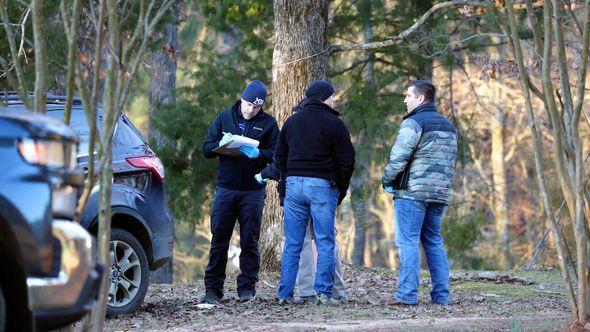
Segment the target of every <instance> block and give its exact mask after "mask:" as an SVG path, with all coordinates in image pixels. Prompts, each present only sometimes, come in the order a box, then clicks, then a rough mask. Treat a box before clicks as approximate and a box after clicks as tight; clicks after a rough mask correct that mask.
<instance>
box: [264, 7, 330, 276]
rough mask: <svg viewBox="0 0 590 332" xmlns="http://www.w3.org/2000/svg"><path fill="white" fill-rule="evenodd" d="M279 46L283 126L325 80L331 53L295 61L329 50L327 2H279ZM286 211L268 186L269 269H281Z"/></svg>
mask: <svg viewBox="0 0 590 332" xmlns="http://www.w3.org/2000/svg"><path fill="white" fill-rule="evenodd" d="M273 8H274V15H275V17H274V26H275V47H274V51H273V60H272V78H273V82H272V86H271V88H272V110H273V112H272V113H273V115H274V116H275V118H276V119H277V121H278V123H279V126H282V125H283V123H285V120H286V119H287V117H289V115H291V110H292V108H293V107H294V106H296V105H297V104H298V103H299V102H300V101H301V99H302V98H303V96H304V92H305V89H306V87H307V85H308V84H309V83H310V82H311V81H313V80H316V79H323V78H325V76H326V70H327V61H328V59H327V57H328V54H327V52H326V53H324V54H322V55H320V56H315V57H310V58H309V59H307V60H303V61H295V62H293V63H289V64H287V63H288V62H290V61H294V60H297V59H301V58H304V57H309V56H311V55H314V54H317V53H319V52H322V51H323V50H325V49H326V26H327V24H328V1H327V0H301V1H291V0H275V1H274V4H273ZM281 221H282V209H281V207H280V205H279V197H278V193H277V191H276V185H274V184H271V185H269V186H268V192H267V198H266V202H265V208H264V217H263V225H262V232H261V237H260V249H261V264H262V267H263V268H265V269H269V270H278V269H279V267H280V257H281V248H282V245H281V244H282V241H283V227H282V222H281Z"/></svg>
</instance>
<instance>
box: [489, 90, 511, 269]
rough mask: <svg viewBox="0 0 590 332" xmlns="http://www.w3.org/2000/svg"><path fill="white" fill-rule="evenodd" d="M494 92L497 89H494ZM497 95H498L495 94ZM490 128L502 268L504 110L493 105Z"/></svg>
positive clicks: (505, 257)
mask: <svg viewBox="0 0 590 332" xmlns="http://www.w3.org/2000/svg"><path fill="white" fill-rule="evenodd" d="M495 90H496V92H498V91H497V89H495ZM496 97H499V96H496ZM490 120H491V121H490V122H491V123H490V130H491V134H492V155H491V162H492V178H493V179H494V199H493V203H492V204H493V207H492V209H493V211H494V218H495V219H496V234H497V240H496V243H497V249H498V265H499V266H500V267H501V268H502V269H506V268H508V267H509V266H510V263H511V262H510V235H509V228H508V226H509V220H508V209H507V204H508V201H507V198H506V169H505V165H504V155H505V153H504V132H505V125H504V121H505V120H504V111H503V110H502V109H501V108H499V107H497V106H496V107H494V111H493V112H492V116H491V119H490Z"/></svg>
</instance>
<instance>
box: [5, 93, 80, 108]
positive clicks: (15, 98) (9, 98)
mask: <svg viewBox="0 0 590 332" xmlns="http://www.w3.org/2000/svg"><path fill="white" fill-rule="evenodd" d="M29 96H31V97H32V96H33V93H32V92H29ZM46 98H47V103H48V104H65V103H66V99H67V97H66V96H62V95H54V94H53V93H49V92H48V93H47V97H46ZM0 102H4V103H5V104H22V103H23V101H22V100H21V98H20V96H19V95H18V94H17V93H16V92H14V91H0ZM72 105H82V100H81V99H80V97H74V98H73V100H72Z"/></svg>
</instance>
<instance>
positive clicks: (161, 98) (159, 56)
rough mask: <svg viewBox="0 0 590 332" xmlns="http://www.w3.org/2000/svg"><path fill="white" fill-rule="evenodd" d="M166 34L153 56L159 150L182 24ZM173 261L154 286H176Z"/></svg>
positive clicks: (152, 107)
mask: <svg viewBox="0 0 590 332" xmlns="http://www.w3.org/2000/svg"><path fill="white" fill-rule="evenodd" d="M174 16H175V19H177V18H178V5H176V6H175V7H174ZM164 29H165V31H164V32H163V33H162V34H163V36H162V39H163V43H162V46H161V47H160V49H158V50H156V51H154V52H153V53H152V68H151V69H152V70H151V82H150V103H149V127H148V138H149V140H150V141H151V142H153V144H155V147H156V149H158V148H160V147H162V146H163V145H164V139H163V137H162V135H161V134H160V132H159V131H158V129H156V126H155V125H154V121H155V120H154V115H155V114H156V113H157V112H165V111H170V109H171V108H172V107H173V106H174V104H175V93H174V89H176V49H177V47H176V45H177V44H176V40H177V34H178V24H176V22H173V23H167V24H165V26H164ZM172 265H173V258H171V259H170V260H169V261H168V263H166V265H164V266H162V267H161V268H159V269H157V270H156V271H154V272H152V273H151V274H150V282H152V283H172V275H173V266H172Z"/></svg>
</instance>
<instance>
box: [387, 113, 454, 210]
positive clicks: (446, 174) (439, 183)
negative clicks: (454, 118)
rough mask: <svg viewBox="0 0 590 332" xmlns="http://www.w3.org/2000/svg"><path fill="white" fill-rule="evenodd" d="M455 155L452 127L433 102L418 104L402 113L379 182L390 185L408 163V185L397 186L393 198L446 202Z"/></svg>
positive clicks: (449, 195)
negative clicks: (406, 112)
mask: <svg viewBox="0 0 590 332" xmlns="http://www.w3.org/2000/svg"><path fill="white" fill-rule="evenodd" d="M456 159H457V133H456V131H455V128H454V127H453V125H452V124H451V122H450V121H449V120H448V119H447V118H445V117H444V116H442V115H441V114H440V113H438V112H437V111H436V106H435V105H434V104H431V103H427V104H422V105H420V106H418V107H416V108H415V109H414V110H413V111H412V112H411V113H410V114H408V115H406V116H405V117H404V121H403V122H402V124H401V127H400V129H399V133H398V134H397V138H396V139H395V143H394V145H393V147H392V148H391V154H390V155H389V163H388V164H387V166H385V171H384V174H383V178H382V182H383V185H385V186H389V185H391V184H392V182H393V180H394V179H395V178H396V176H397V175H398V174H399V173H400V172H402V171H403V170H404V169H405V168H406V167H410V176H409V179H408V186H407V188H406V189H403V190H398V191H397V192H396V194H395V197H396V198H406V199H412V200H416V201H422V202H435V203H443V204H449V203H450V201H451V187H452V183H453V175H454V173H455V160H456Z"/></svg>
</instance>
